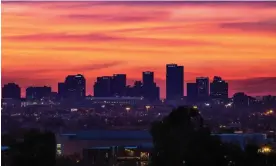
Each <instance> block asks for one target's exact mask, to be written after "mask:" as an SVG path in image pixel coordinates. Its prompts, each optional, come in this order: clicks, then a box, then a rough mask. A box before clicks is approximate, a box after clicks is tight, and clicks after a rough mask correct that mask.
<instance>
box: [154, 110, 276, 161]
mask: <svg viewBox="0 0 276 166" xmlns="http://www.w3.org/2000/svg"><path fill="white" fill-rule="evenodd" d="M151 134H152V136H153V143H154V149H153V153H152V158H151V162H150V165H152V166H169V165H173V166H184V165H185V166H204V165H206V166H209V165H212V166H247V165H248V166H275V165H276V154H275V153H274V152H270V153H259V152H258V149H259V147H257V146H256V145H254V144H248V145H247V146H246V147H245V149H244V150H242V149H241V147H240V146H238V145H234V144H226V143H222V142H221V141H220V139H219V138H218V137H217V136H213V135H211V132H210V129H209V128H208V127H207V126H206V125H205V124H204V120H203V118H202V117H201V115H200V112H199V111H198V110H197V109H193V108H185V107H179V108H178V109H175V110H173V111H172V112H171V113H170V114H169V115H168V116H167V117H165V118H164V119H163V120H162V121H158V122H155V123H154V124H153V125H152V128H151Z"/></svg>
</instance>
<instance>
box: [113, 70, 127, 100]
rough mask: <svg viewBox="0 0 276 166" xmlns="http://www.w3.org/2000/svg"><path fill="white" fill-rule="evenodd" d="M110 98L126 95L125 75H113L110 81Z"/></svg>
mask: <svg viewBox="0 0 276 166" xmlns="http://www.w3.org/2000/svg"><path fill="white" fill-rule="evenodd" d="M111 91H112V92H111V93H112V96H124V95H126V74H114V75H113V77H112V81H111Z"/></svg>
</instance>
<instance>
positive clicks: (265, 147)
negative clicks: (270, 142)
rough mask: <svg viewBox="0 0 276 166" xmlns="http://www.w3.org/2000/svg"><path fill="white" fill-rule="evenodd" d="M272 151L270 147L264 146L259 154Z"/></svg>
mask: <svg viewBox="0 0 276 166" xmlns="http://www.w3.org/2000/svg"><path fill="white" fill-rule="evenodd" d="M271 151H272V149H271V148H270V147H268V146H264V147H262V148H260V149H259V150H258V152H259V153H270V152H271Z"/></svg>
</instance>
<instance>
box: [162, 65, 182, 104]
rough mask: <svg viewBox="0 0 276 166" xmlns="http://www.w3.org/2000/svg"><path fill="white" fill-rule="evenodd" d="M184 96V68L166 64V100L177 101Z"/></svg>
mask: <svg viewBox="0 0 276 166" xmlns="http://www.w3.org/2000/svg"><path fill="white" fill-rule="evenodd" d="M183 94H184V66H178V65H177V64H167V69H166V99H167V100H178V99H181V98H182V97H183Z"/></svg>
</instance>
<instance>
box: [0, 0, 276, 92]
mask: <svg viewBox="0 0 276 166" xmlns="http://www.w3.org/2000/svg"><path fill="white" fill-rule="evenodd" d="M168 63H177V64H179V65H183V66H184V70H185V76H184V78H185V83H187V82H193V81H195V77H200V76H208V77H209V78H210V80H212V78H213V76H215V75H218V76H221V77H222V78H223V79H225V80H227V81H229V86H230V95H232V94H233V93H235V92H239V91H243V92H245V93H247V94H249V95H267V94H276V68H275V67H274V66H275V64H276V2H231V3H230V2H194V3H189V2H2V84H5V83H8V82H15V83H18V84H19V85H20V86H21V87H22V90H23V91H24V90H25V88H26V87H27V86H42V85H46V86H51V87H52V89H53V90H54V91H57V84H58V82H61V81H64V78H65V77H66V76H67V75H70V74H78V73H80V74H83V75H84V76H85V77H86V80H87V94H93V91H92V89H93V83H94V81H95V79H96V77H98V76H104V75H112V74H116V73H125V74H127V79H128V83H132V82H133V80H141V79H142V78H141V77H142V71H148V70H150V71H153V72H154V73H155V80H156V82H157V84H158V85H159V86H160V88H161V97H164V96H165V77H166V75H165V69H166V68H165V65H166V64H168ZM185 94H186V85H185ZM23 95H24V93H23Z"/></svg>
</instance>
